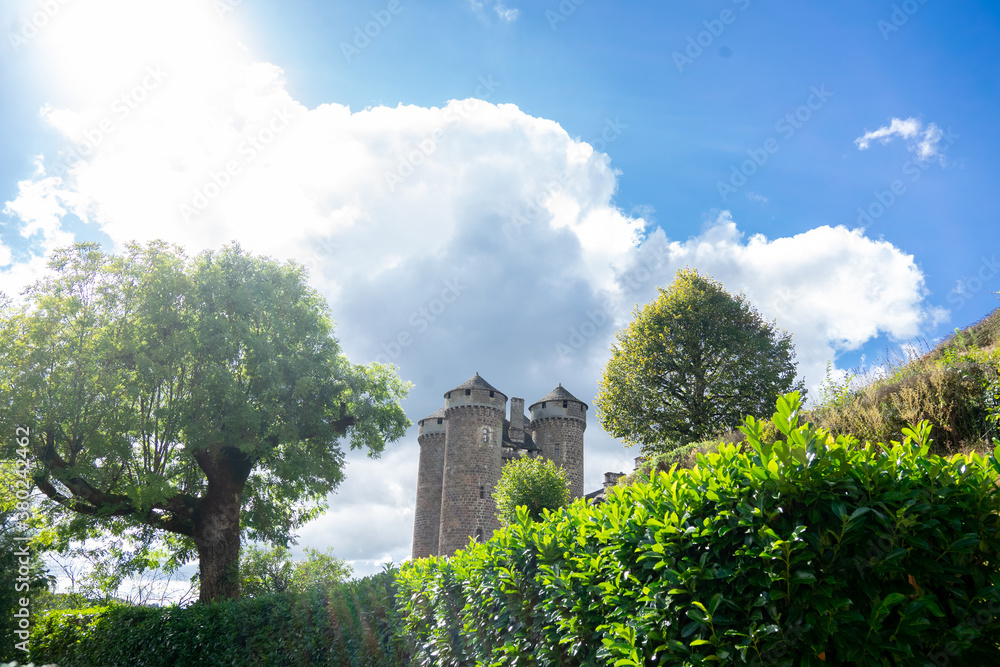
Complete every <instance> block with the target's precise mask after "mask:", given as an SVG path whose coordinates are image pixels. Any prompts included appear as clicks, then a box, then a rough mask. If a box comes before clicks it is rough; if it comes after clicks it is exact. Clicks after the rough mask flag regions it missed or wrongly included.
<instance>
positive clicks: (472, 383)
mask: <svg viewBox="0 0 1000 667" xmlns="http://www.w3.org/2000/svg"><path fill="white" fill-rule="evenodd" d="M460 389H486V390H487V391H494V392H496V393H498V394H500V395H501V396H503V397H504V398H507V394H505V393H503V392H502V391H500V390H499V389H497V388H496V387H494V386H493V385H491V384H490V383H489V382H487V381H486V380H484V379H483V378H481V377H479V373H476V374H475V375H473V376H472V377H471V378H469V379H468V380H466V381H465V382H463V383H462V384H460V385H458V386H457V387H455V388H454V389H452V390H451V391H458V390H460ZM450 393H451V392H446V393H445V396H447V394H450Z"/></svg>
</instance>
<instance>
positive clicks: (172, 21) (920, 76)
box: [0, 0, 1000, 572]
mask: <svg viewBox="0 0 1000 667" xmlns="http://www.w3.org/2000/svg"><path fill="white" fill-rule="evenodd" d="M0 7H2V21H3V22H2V23H0V26H3V27H5V28H6V29H7V30H6V39H5V40H4V41H5V44H4V45H2V47H0V48H2V49H3V56H2V58H0V77H2V83H3V88H4V94H3V95H2V96H0V120H2V127H3V128H4V129H3V137H4V139H3V148H4V150H3V152H2V154H0V156H2V157H0V197H2V201H3V202H5V205H4V207H3V210H2V212H0V223H2V225H0V290H3V291H5V292H7V293H8V294H17V293H18V292H19V291H20V290H21V289H22V287H23V286H24V285H25V284H27V283H28V282H30V281H31V280H34V279H36V278H37V277H38V276H39V275H41V272H42V271H43V270H44V257H45V255H46V253H47V252H49V251H51V250H52V249H53V248H56V247H60V246H62V245H65V244H67V243H71V242H73V241H74V240H98V241H101V242H102V243H104V244H105V245H106V247H108V248H109V249H114V248H117V247H120V246H121V244H123V243H125V242H127V241H129V240H132V239H136V240H147V239H153V238H164V239H167V240H169V241H172V242H175V243H178V244H180V245H182V246H184V247H185V248H187V249H188V251H189V252H191V253H196V252H198V251H201V250H203V249H206V248H215V247H219V246H221V245H222V244H225V243H228V242H230V241H233V240H236V241H239V242H240V243H241V244H242V245H243V246H244V247H246V248H248V249H250V250H252V251H254V252H258V253H261V254H269V255H271V256H274V257H276V258H280V259H293V260H296V261H299V262H301V263H304V264H306V265H307V266H308V267H309V268H310V271H311V276H312V281H313V284H314V285H315V286H316V287H317V289H319V290H320V291H321V292H322V293H323V294H324V295H325V296H326V297H327V298H328V300H329V301H330V304H331V308H332V310H333V313H334V316H335V317H336V318H337V321H338V336H339V337H340V339H341V342H342V343H343V345H344V348H345V350H346V351H347V353H348V355H349V356H350V357H351V359H352V360H353V361H356V362H367V361H371V360H375V359H379V360H382V361H391V362H392V363H395V364H396V365H397V366H398V367H399V369H400V374H401V375H402V377H404V378H405V379H408V380H410V381H412V382H413V383H414V385H415V387H414V389H413V391H412V393H411V396H410V398H408V399H407V401H406V405H405V407H406V409H407V411H408V414H409V415H410V417H411V419H413V420H414V422H415V421H416V420H418V419H420V418H421V417H423V416H426V415H427V414H429V413H430V412H432V411H434V410H435V409H436V408H437V407H439V406H440V404H441V403H442V399H441V396H442V395H443V394H444V392H445V391H447V390H448V389H450V388H451V387H453V386H455V385H457V384H459V383H461V382H462V381H464V380H465V379H467V378H468V377H469V376H471V375H472V374H473V373H474V372H476V371H478V372H479V373H480V374H481V375H483V376H484V377H485V378H486V379H487V380H489V381H490V382H491V383H493V384H494V385H495V386H497V387H498V388H499V389H501V390H502V391H503V392H505V393H506V394H508V395H513V396H523V397H524V398H526V399H527V401H528V403H529V404H530V403H531V402H533V401H534V400H537V399H538V398H540V397H541V396H543V395H545V394H546V393H548V391H549V390H551V389H552V388H553V387H554V386H555V385H556V384H557V383H559V382H561V383H562V384H563V385H564V386H566V387H567V388H568V389H569V390H570V391H572V392H573V393H575V394H576V395H577V396H579V397H580V398H581V399H582V400H584V401H586V402H588V403H592V401H593V397H594V395H595V394H596V392H597V383H598V381H599V379H600V374H601V370H602V368H603V365H604V363H605V362H606V361H607V358H608V348H609V345H610V344H611V342H612V339H613V335H614V332H615V331H616V330H617V329H618V328H620V327H621V326H623V325H624V324H626V323H627V322H628V321H629V319H630V318H631V311H632V309H633V308H634V307H635V306H636V305H637V304H643V303H646V302H648V301H649V300H650V299H651V298H652V297H653V295H654V294H655V291H656V287H657V286H658V285H660V286H666V285H667V284H669V282H670V281H671V280H672V278H673V275H674V273H675V272H676V270H677V269H678V268H682V267H684V266H692V267H694V268H697V269H699V270H700V271H702V272H705V273H708V274H710V275H712V276H714V277H715V278H717V279H719V280H721V281H722V282H723V283H724V284H725V285H726V287H727V288H728V289H729V290H731V291H733V292H738V291H743V292H744V293H745V294H746V295H747V296H748V297H749V298H750V299H751V300H752V301H753V302H754V303H755V304H756V305H757V307H758V308H759V309H760V310H761V312H763V313H764V315H765V316H767V317H769V318H774V319H776V320H777V322H778V324H779V325H780V326H782V327H785V328H787V329H788V330H789V331H791V332H792V333H793V336H794V340H795V344H796V350H797V354H798V359H799V363H800V366H799V368H800V372H801V374H802V375H803V376H804V377H805V380H806V382H807V384H808V386H809V387H810V388H812V389H813V391H814V393H815V390H816V388H817V387H818V386H819V384H820V382H821V381H822V379H823V376H824V374H825V371H826V367H827V363H828V362H832V363H833V365H834V368H835V369H837V370H838V371H844V370H845V369H850V368H854V367H857V366H859V365H860V364H862V363H864V364H867V365H871V364H873V363H877V360H878V359H879V358H880V357H881V356H883V355H884V354H885V350H886V349H887V348H888V347H893V346H897V345H899V344H901V343H906V342H913V341H920V340H926V341H928V342H930V343H931V344H933V342H934V341H935V340H937V339H939V338H940V337H941V336H943V335H946V334H947V333H948V332H950V331H951V330H953V329H954V328H955V327H960V326H966V325H968V324H970V323H972V322H974V321H976V320H978V319H979V318H981V317H983V316H984V315H986V314H987V313H988V312H990V311H991V310H992V309H993V308H994V307H996V305H997V302H996V296H995V294H994V293H995V292H996V291H997V290H998V289H1000V279H998V275H1000V264H998V263H997V260H996V256H997V254H1000V253H998V248H997V245H998V244H997V238H998V237H997V234H996V231H995V230H996V213H995V211H997V210H998V201H997V199H998V197H1000V188H997V187H996V176H997V172H998V169H997V166H996V157H995V156H996V155H998V154H1000V141H998V135H997V131H996V129H995V128H996V125H995V116H996V114H995V111H994V109H995V107H996V103H997V96H998V85H1000V57H998V55H1000V46H998V45H1000V34H998V17H1000V7H998V6H997V5H996V4H995V3H989V2H962V1H958V2H949V3H945V2H943V1H942V0H925V1H923V2H920V1H919V0H907V1H906V2H895V3H894V2H882V1H870V0H869V1H866V2H861V1H860V0H858V1H846V2H839V3H817V2H807V3H794V4H793V3H764V2H761V1H758V0H716V1H711V2H693V1H691V0H680V1H678V2H669V3H663V2H636V3H628V4H627V5H623V4H621V3H608V2H602V1H600V0H582V1H581V0H564V1H563V2H561V3H560V2H555V1H553V2H521V3H519V2H517V0H503V2H499V1H497V0H481V1H476V0H441V1H438V2H410V1H407V0H393V1H392V2H389V1H376V2H350V3H348V2H299V3H276V2H264V1H263V0H218V1H216V0H177V1H176V2H170V3H166V2H137V1H135V0H129V1H128V2H126V1H125V0H63V1H59V0H48V1H44V0H3V1H2V2H0ZM74 147H75V148H74ZM591 415H592V418H591V422H590V424H589V428H588V430H587V466H586V475H587V484H586V485H587V487H588V489H589V488H596V487H597V486H598V485H599V484H600V480H601V477H602V474H603V472H604V471H606V470H615V471H617V470H627V469H629V467H630V465H631V463H630V462H631V458H632V457H633V456H634V455H635V454H636V452H634V451H630V450H626V449H624V448H623V447H622V446H621V445H620V444H618V443H616V442H614V441H613V440H612V439H611V438H609V437H608V436H607V435H606V434H604V433H603V431H602V430H601V428H600V425H599V424H598V423H597V422H596V420H595V419H594V418H593V413H591ZM416 457H417V445H416V439H415V431H414V432H413V433H411V434H410V435H409V436H408V437H407V438H406V439H404V440H403V441H401V442H399V443H395V444H393V445H392V446H390V447H389V448H388V449H387V452H386V454H385V456H384V457H383V459H382V460H381V461H378V462H371V461H368V460H365V459H359V458H352V460H351V467H350V469H349V471H348V480H347V482H345V484H344V486H343V487H342V489H341V491H340V493H339V494H337V495H336V496H334V497H333V498H331V511H330V512H329V513H328V514H327V515H326V516H325V517H323V518H322V519H320V520H318V521H317V522H314V524H311V525H310V526H308V527H307V528H306V529H305V530H304V531H303V533H302V539H301V542H300V543H301V545H302V546H314V547H325V546H332V547H334V549H335V550H336V552H337V553H338V554H339V555H341V556H343V557H345V558H348V559H349V560H351V561H352V562H353V563H354V564H355V566H356V567H357V568H358V570H359V572H366V571H370V570H372V569H374V568H376V563H377V562H380V561H384V560H387V559H393V560H395V561H397V562H398V561H400V560H401V559H403V558H405V557H406V556H407V555H408V553H409V544H410V531H411V529H412V506H413V495H414V489H415V480H416Z"/></svg>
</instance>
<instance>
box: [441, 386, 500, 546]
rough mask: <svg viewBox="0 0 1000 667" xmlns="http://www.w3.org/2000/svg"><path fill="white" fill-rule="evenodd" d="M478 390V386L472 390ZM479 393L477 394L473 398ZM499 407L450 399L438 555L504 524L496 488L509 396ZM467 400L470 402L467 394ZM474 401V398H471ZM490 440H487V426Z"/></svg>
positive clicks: (446, 413)
mask: <svg viewBox="0 0 1000 667" xmlns="http://www.w3.org/2000/svg"><path fill="white" fill-rule="evenodd" d="M473 391H474V392H475V390H473ZM473 398H475V397H473ZM496 398H497V399H499V400H498V401H496V403H499V406H498V407H486V406H484V405H482V403H486V402H487V401H488V399H486V397H485V396H484V397H483V400H482V401H476V402H479V403H480V404H479V405H458V406H455V407H452V406H450V405H448V403H446V407H445V415H446V424H447V428H446V446H445V457H444V480H443V484H442V489H441V508H442V509H441V525H440V537H439V539H438V554H439V555H441V556H451V555H453V554H454V553H455V552H456V551H457V550H458V549H462V548H464V547H465V546H466V545H468V543H469V537H470V536H475V535H476V532H477V529H478V530H481V531H482V539H483V540H486V539H489V537H490V536H491V535H492V534H493V531H494V530H496V529H497V528H499V526H500V522H499V519H497V518H496V506H495V503H494V501H493V488H494V487H495V486H496V483H497V481H499V479H500V467H501V439H502V437H503V418H504V412H505V407H506V406H505V403H506V399H505V398H501V397H500V396H497V397H496ZM462 402H467V401H465V400H464V397H462ZM469 402H471V401H469ZM484 427H485V428H486V429H487V442H483V428H484Z"/></svg>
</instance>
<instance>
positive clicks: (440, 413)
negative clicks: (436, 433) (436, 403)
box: [420, 408, 444, 421]
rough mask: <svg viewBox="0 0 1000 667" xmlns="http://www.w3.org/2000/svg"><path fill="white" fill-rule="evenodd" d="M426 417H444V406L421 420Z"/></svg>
mask: <svg viewBox="0 0 1000 667" xmlns="http://www.w3.org/2000/svg"><path fill="white" fill-rule="evenodd" d="M426 419H444V408H438V409H437V410H435V411H434V412H433V413H431V414H429V415H427V416H426V417H424V418H423V419H421V420H420V421H424V420H426Z"/></svg>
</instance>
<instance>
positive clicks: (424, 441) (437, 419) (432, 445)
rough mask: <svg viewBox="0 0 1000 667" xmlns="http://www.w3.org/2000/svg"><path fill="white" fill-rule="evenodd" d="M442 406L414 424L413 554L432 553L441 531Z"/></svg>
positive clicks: (432, 554) (443, 426) (436, 551)
mask: <svg viewBox="0 0 1000 667" xmlns="http://www.w3.org/2000/svg"><path fill="white" fill-rule="evenodd" d="M445 430H446V426H445V423H444V408H441V409H440V410H438V411H437V412H435V413H434V414H432V415H430V416H429V417H425V418H423V419H421V420H420V421H419V422H418V425H417V442H418V443H420V463H419V466H418V468H417V504H416V508H415V510H414V513H413V551H412V556H413V558H424V557H425V556H436V555H437V553H438V535H439V533H440V531H441V485H442V483H443V481H444V454H445Z"/></svg>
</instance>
